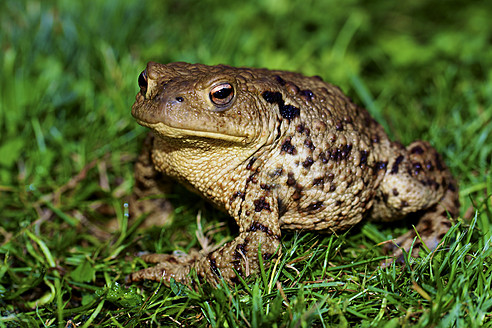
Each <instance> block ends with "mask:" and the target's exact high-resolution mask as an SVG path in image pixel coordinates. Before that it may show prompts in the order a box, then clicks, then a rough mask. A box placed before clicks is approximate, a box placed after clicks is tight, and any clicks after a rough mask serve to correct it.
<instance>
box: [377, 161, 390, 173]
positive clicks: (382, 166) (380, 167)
mask: <svg viewBox="0 0 492 328" xmlns="http://www.w3.org/2000/svg"><path fill="white" fill-rule="evenodd" d="M387 166H388V162H376V169H377V170H385V171H386V167H387Z"/></svg>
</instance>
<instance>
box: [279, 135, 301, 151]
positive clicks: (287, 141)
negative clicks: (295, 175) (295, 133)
mask: <svg viewBox="0 0 492 328" xmlns="http://www.w3.org/2000/svg"><path fill="white" fill-rule="evenodd" d="M291 140H292V139H291V138H290V137H288V138H286V139H285V141H284V143H283V144H282V147H280V153H281V154H282V153H287V154H290V155H296V154H297V149H296V147H294V145H292V143H291Z"/></svg>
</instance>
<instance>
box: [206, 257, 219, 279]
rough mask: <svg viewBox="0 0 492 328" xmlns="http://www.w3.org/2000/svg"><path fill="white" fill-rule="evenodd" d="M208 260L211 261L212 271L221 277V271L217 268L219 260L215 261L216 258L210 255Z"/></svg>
mask: <svg viewBox="0 0 492 328" xmlns="http://www.w3.org/2000/svg"><path fill="white" fill-rule="evenodd" d="M208 262H209V263H210V270H212V272H213V273H214V274H215V275H216V276H217V277H220V272H219V269H218V268H217V262H215V260H214V259H212V258H211V257H210V255H209V256H208Z"/></svg>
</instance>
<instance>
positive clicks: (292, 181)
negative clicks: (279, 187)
mask: <svg viewBox="0 0 492 328" xmlns="http://www.w3.org/2000/svg"><path fill="white" fill-rule="evenodd" d="M295 184H296V179H295V178H294V173H292V172H289V174H287V185H288V186H289V187H292V186H293V185H295Z"/></svg>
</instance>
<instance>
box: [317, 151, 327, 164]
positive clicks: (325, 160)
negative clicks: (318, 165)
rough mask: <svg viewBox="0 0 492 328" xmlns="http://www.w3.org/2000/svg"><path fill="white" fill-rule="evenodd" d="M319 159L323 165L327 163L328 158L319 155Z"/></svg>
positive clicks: (321, 154) (323, 154)
mask: <svg viewBox="0 0 492 328" xmlns="http://www.w3.org/2000/svg"><path fill="white" fill-rule="evenodd" d="M319 159H320V160H321V162H322V163H323V164H326V163H328V158H326V155H325V153H320V154H319Z"/></svg>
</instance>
